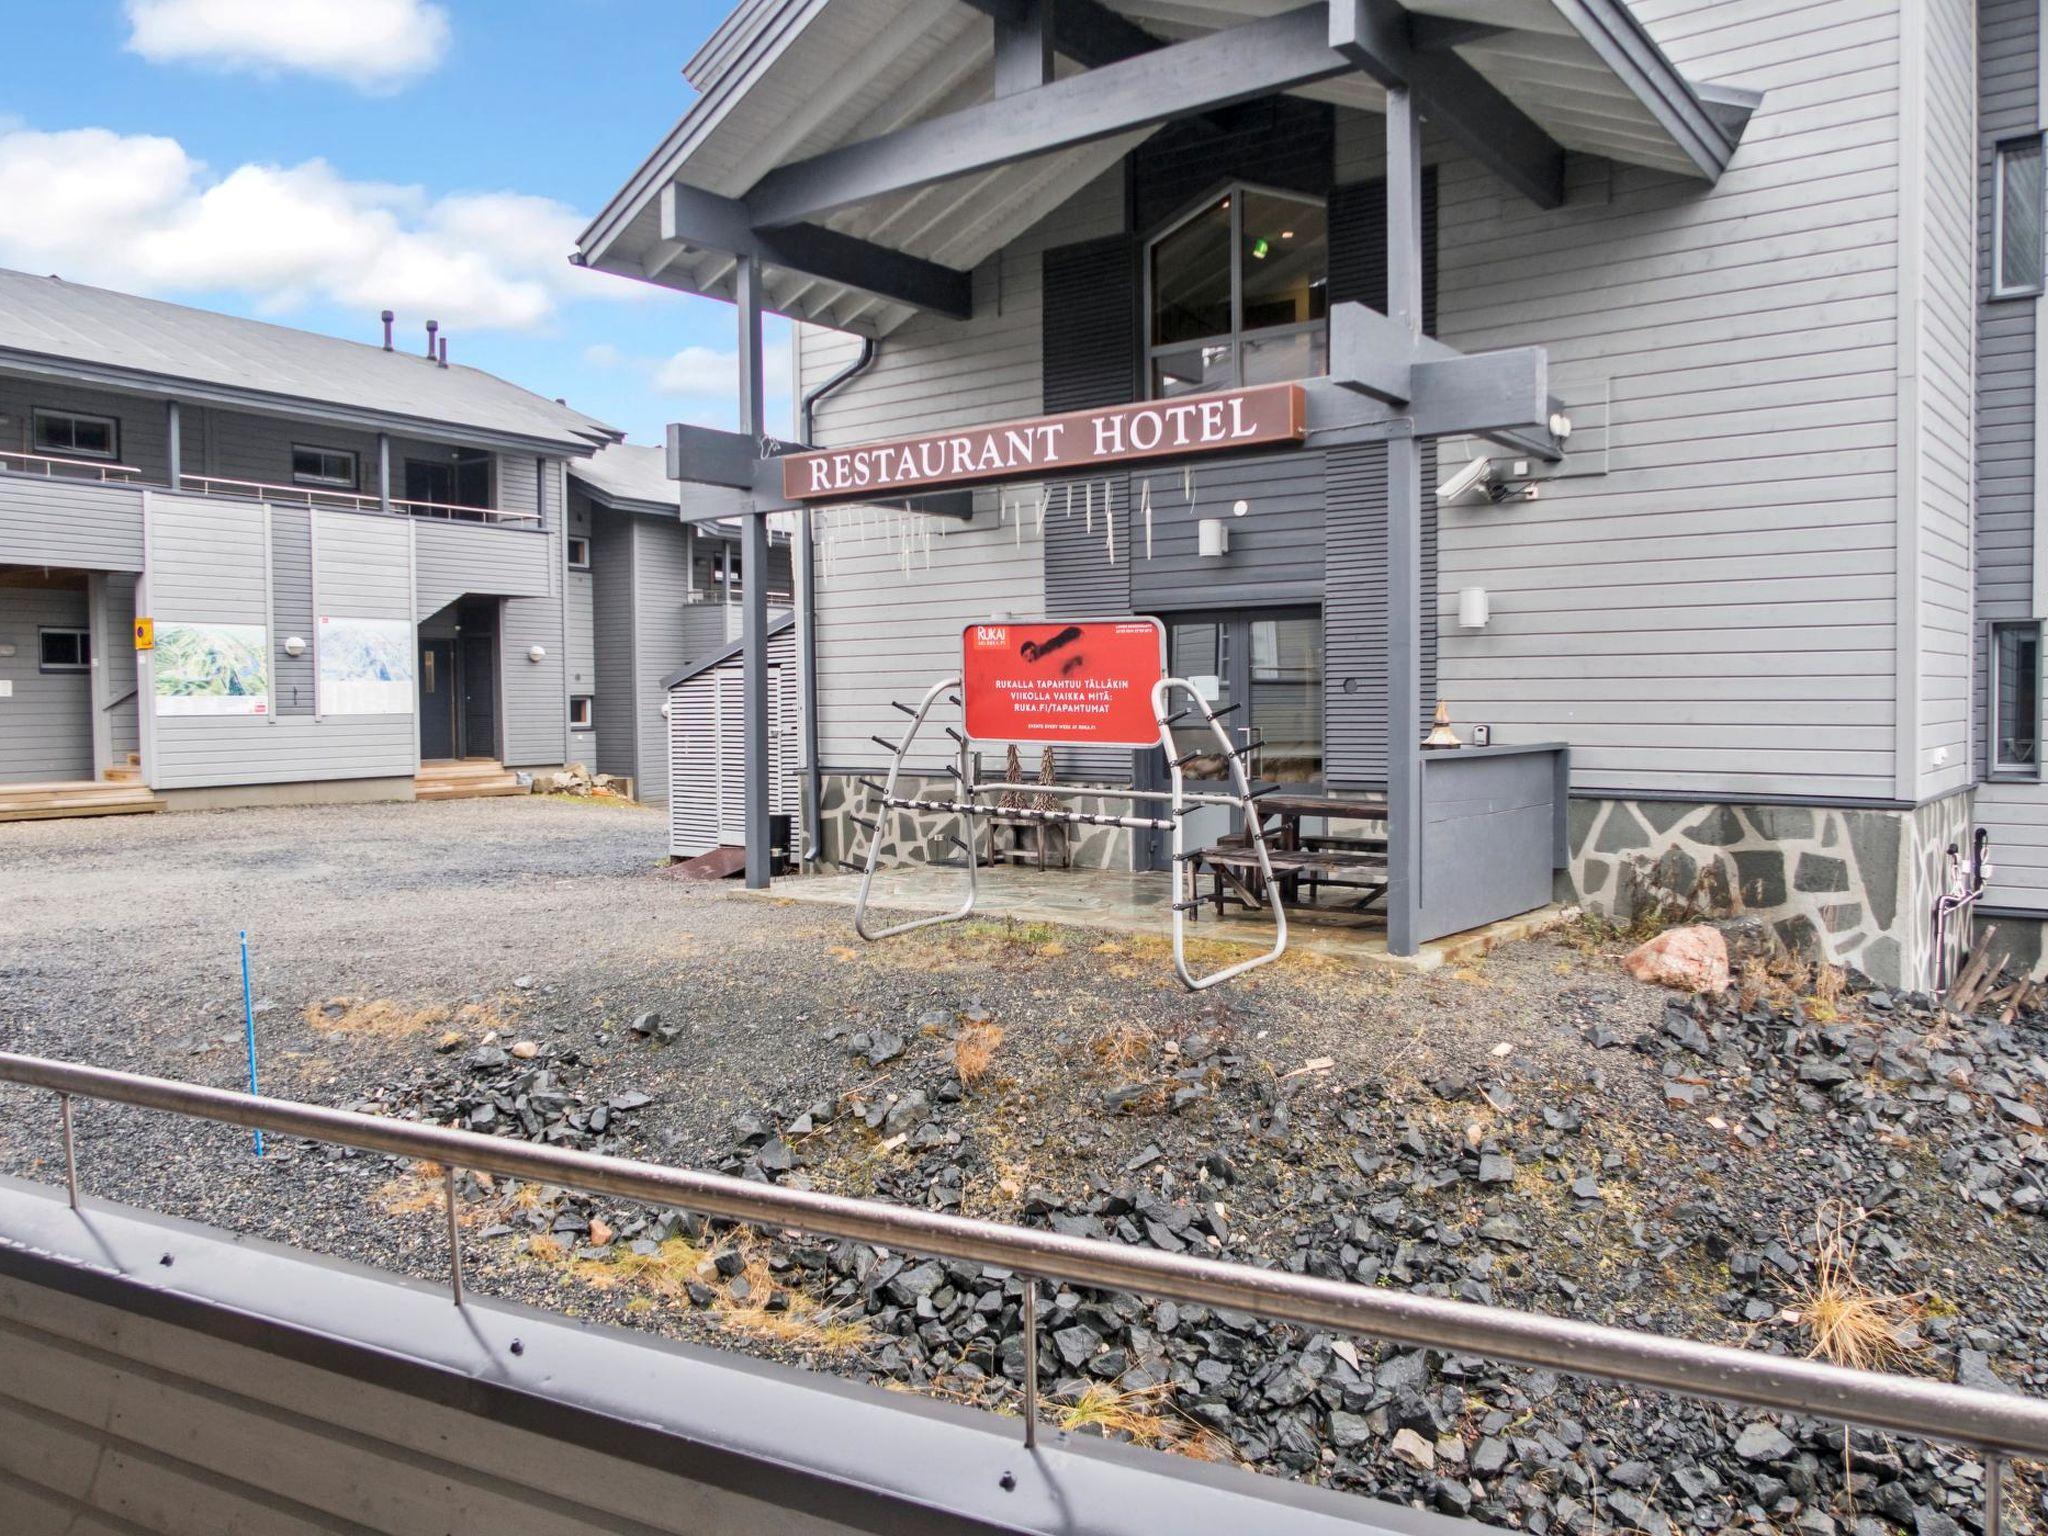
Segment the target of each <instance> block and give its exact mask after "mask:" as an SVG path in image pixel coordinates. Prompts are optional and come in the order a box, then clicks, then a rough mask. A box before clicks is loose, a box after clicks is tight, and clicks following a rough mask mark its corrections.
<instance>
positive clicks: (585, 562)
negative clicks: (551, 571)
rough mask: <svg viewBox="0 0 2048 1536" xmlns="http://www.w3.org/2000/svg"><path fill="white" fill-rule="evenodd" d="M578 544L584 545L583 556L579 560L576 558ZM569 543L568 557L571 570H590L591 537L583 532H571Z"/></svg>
mask: <svg viewBox="0 0 2048 1536" xmlns="http://www.w3.org/2000/svg"><path fill="white" fill-rule="evenodd" d="M578 544H581V545H582V546H583V558H582V559H581V560H578V559H577V558H576V546H577V545H578ZM568 545H569V547H568V551H567V554H568V559H569V569H570V570H572V571H587V570H589V569H590V539H589V536H588V535H586V534H581V533H572V534H570V535H569V539H568Z"/></svg>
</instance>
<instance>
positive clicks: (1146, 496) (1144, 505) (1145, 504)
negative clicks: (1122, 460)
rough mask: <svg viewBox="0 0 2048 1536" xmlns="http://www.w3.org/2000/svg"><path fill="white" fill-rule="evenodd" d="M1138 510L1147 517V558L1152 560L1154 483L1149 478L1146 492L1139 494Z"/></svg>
mask: <svg viewBox="0 0 2048 1536" xmlns="http://www.w3.org/2000/svg"><path fill="white" fill-rule="evenodd" d="M1138 508H1139V510H1140V511H1141V512H1143V513H1144V515H1145V558H1146V559H1147V560H1150V559H1151V558H1152V481H1151V479H1150V477H1149V476H1148V477H1147V478H1146V481H1145V488H1144V490H1142V491H1140V492H1139V493H1138Z"/></svg>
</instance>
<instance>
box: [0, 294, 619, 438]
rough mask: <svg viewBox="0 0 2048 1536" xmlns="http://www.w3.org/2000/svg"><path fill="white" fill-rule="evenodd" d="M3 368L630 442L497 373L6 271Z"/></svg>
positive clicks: (201, 398) (440, 423) (197, 397)
mask: <svg viewBox="0 0 2048 1536" xmlns="http://www.w3.org/2000/svg"><path fill="white" fill-rule="evenodd" d="M0 369H5V370H13V371H20V372H28V373H40V374H45V375H49V376H52V377H59V378H70V379H77V380H81V381H85V382H90V383H97V384H102V385H106V386H109V387H112V388H117V389H130V390H136V391H140V392H143V393H147V394H158V395H163V396H166V397H175V398H177V399H181V400H190V401H194V402H198V403H204V404H215V405H224V406H230V407H234V408H238V409H246V410H252V411H260V412H266V413H271V414H281V415H292V416H306V417H313V418H317V419H322V420H330V421H346V422H349V423H350V424H352V425H357V426H363V427H368V428H372V429H375V430H380V431H396V432H422V433H427V434H429V435H433V436H441V437H456V438H459V439H467V440H472V441H476V442H479V443H484V444H489V445H493V446H503V447H521V448H526V449H529V450H544V451H550V452H555V453H562V454H569V455H580V454H586V453H589V452H590V451H591V450H592V449H594V448H597V447H599V446H601V445H603V444H605V443H611V442H616V441H617V440H618V438H619V436H620V434H619V433H618V432H617V431H615V430H614V429H612V428H611V427H608V426H606V425H605V424H604V423H603V422H601V421H598V420H596V419H594V418H592V417H589V416H586V415H584V414H583V413H582V412H581V411H574V410H571V409H570V408H569V407H568V406H566V405H562V404H559V403H558V402H556V401H553V400H549V399H547V398H546V397H544V396H541V395H536V394H534V393H532V392H531V391H529V390H524V389H521V388H520V387H519V386H518V385H516V384H511V383H508V382H506V381H505V380H504V379H501V378H499V377H497V376H496V375H495V374H489V373H484V372H481V371H480V370H478V369H475V368H466V367H463V366H462V365H460V364H457V363H450V364H449V365H448V366H447V367H446V368H443V367H441V366H440V365H439V364H437V363H433V362H429V361H428V360H427V358H426V357H425V356H424V354H421V353H413V352H407V351H397V350H394V351H391V352H386V351H385V350H384V349H383V348H382V347H379V346H370V345H367V344H365V343H362V342H354V341H343V340H342V339H341V338H339V337H336V336H322V335H318V334H316V333H314V332H312V331H300V330H294V329H292V328H291V327H289V326H283V325H271V324H268V323H267V322H265V321H261V320H245V319H242V318H241V317H239V316H236V315H223V314H217V313H215V312H213V311H211V310H204V309H193V308H190V307H189V306H187V305H183V304H170V303H166V302H164V301H163V300H161V299H145V298H141V297H139V296H137V295H135V294H132V293H117V292H115V291H114V290H112V289H109V288H92V287H88V286H86V285H85V284H83V283H72V282H66V281H64V280H63V279H62V278H58V277H37V276H35V275H33V274H32V273H27V272H13V271H8V270H6V269H5V268H0Z"/></svg>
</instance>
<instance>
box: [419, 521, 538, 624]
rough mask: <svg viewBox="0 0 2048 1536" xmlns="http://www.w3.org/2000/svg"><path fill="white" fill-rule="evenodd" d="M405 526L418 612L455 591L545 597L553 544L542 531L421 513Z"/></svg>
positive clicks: (443, 603) (441, 603) (434, 607)
mask: <svg viewBox="0 0 2048 1536" xmlns="http://www.w3.org/2000/svg"><path fill="white" fill-rule="evenodd" d="M407 526H409V527H410V528H411V529H412V530H413V539H414V547H415V549H416V550H417V551H418V555H417V559H418V562H419V616H420V617H421V618H425V617H427V615H428V614H431V613H435V612H438V611H439V610H440V609H443V608H445V607H447V606H448V605H449V604H450V603H452V602H454V601H455V600H456V599H457V598H458V597H463V596H474V597H546V596H547V595H548V593H549V592H550V591H551V590H553V588H552V581H553V572H552V570H551V569H550V566H549V561H550V559H551V557H552V556H554V554H555V553H556V550H555V540H554V539H553V537H552V536H550V535H548V534H544V533H539V532H536V531H535V530H533V529H531V528H501V527H497V526H494V525H491V524H487V523H456V522H445V521H442V520H439V519H435V518H424V517H422V518H411V519H408V521H407ZM557 643H559V639H558V642H557Z"/></svg>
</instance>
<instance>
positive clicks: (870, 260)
mask: <svg viewBox="0 0 2048 1536" xmlns="http://www.w3.org/2000/svg"><path fill="white" fill-rule="evenodd" d="M661 238H662V240H663V242H664V243H665V245H666V246H667V247H668V257H669V259H673V257H674V255H675V254H677V253H678V252H679V250H680V248H681V247H685V246H690V247H695V248H697V249H700V250H709V251H720V252H723V253H724V254H726V255H728V256H733V257H736V258H739V259H741V260H745V259H746V258H748V257H754V258H757V259H758V260H760V261H762V262H764V263H766V264H768V265H771V266H777V267H787V268H789V269H791V270H793V271H797V272H802V273H805V274H807V275H809V276H811V277H815V278H819V279H821V280H823V281H825V282H832V283H841V284H844V285H845V286H846V287H848V288H857V289H859V290H860V291H861V292H862V293H870V294H873V295H874V296H875V297H876V298H878V299H886V300H888V301H889V302H890V303H893V304H908V305H910V306H912V307H913V308H916V309H923V310H929V311H931V312H932V313H934V314H940V315H948V316H950V317H952V318H953V319H956V320H965V319H968V318H970V317H971V316H972V315H973V314H974V279H973V277H972V275H971V274H969V273H966V272H961V271H958V270H957V269H955V268H953V267H947V266H942V265H940V264H939V263H938V262H935V261H925V260H923V259H922V258H920V257H916V256H906V255H905V254H903V252H901V251H892V250H890V249H889V248H888V247H887V246H883V245H875V244H873V243H871V242H869V241H866V240H859V239H856V238H854V237H853V236H852V235H843V234H840V233H839V232H838V231H837V230H831V229H826V228H824V227H823V226H822V225H817V224H808V223H799V224H792V225H789V226H787V227H785V228H781V229H762V228H758V227H756V224H755V221H754V220H753V219H752V218H751V217H750V216H749V214H748V210H747V206H746V204H744V203H742V202H740V201H739V200H738V199H736V198H730V197H720V196H719V195H718V194H716V193H714V192H705V191H701V190H699V189H698V188H696V187H687V186H684V185H683V184H682V183H681V182H671V183H670V184H669V185H668V186H666V187H664V188H663V189H662V192H661ZM663 264H664V265H665V264H666V262H664V263H663ZM648 275H649V276H650V277H652V276H657V275H658V272H650V273H649V274H648Z"/></svg>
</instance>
